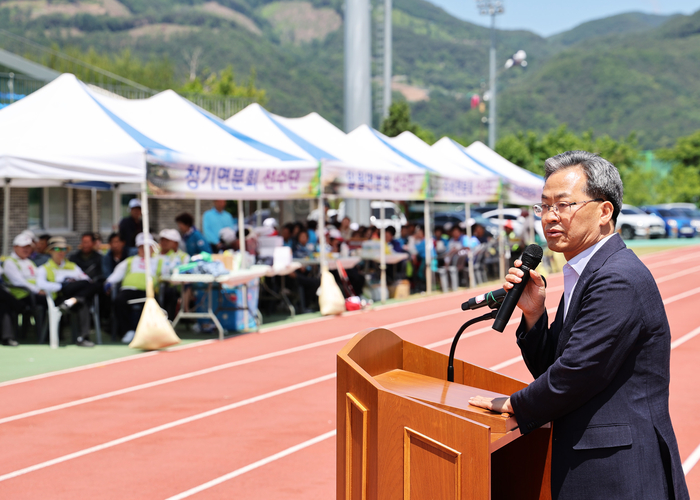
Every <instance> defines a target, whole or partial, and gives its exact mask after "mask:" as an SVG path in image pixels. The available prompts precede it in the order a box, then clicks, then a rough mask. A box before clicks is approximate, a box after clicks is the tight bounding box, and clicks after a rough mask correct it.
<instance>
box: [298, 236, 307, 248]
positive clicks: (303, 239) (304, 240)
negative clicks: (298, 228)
mask: <svg viewBox="0 0 700 500" xmlns="http://www.w3.org/2000/svg"><path fill="white" fill-rule="evenodd" d="M298 241H299V244H300V245H302V246H306V244H307V243H308V242H309V235H308V234H306V233H299V236H298Z"/></svg>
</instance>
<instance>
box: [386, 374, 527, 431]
mask: <svg viewBox="0 0 700 500" xmlns="http://www.w3.org/2000/svg"><path fill="white" fill-rule="evenodd" d="M374 380H376V381H377V382H378V383H379V384H380V385H382V386H383V387H384V388H385V389H387V390H389V391H392V392H395V393H397V394H401V395H402V396H408V397H410V398H414V399H417V400H420V401H422V402H424V403H428V404H430V405H434V406H438V407H440V408H442V409H444V410H447V411H450V412H453V413H456V414H458V415H461V416H463V417H465V418H468V419H470V420H473V421H475V422H478V423H480V424H484V425H487V426H489V427H490V428H491V431H492V432H495V433H499V434H503V433H506V432H509V431H512V430H514V429H515V428H517V426H518V424H517V421H516V420H515V418H514V417H512V416H510V415H507V414H500V413H494V412H491V411H489V410H485V409H483V408H478V407H476V406H471V405H470V404H469V398H471V397H473V396H486V397H494V398H496V397H506V395H504V394H499V393H496V392H491V391H486V390H484V389H478V388H476V387H470V386H468V385H462V384H458V383H454V382H447V381H446V380H440V379H437V378H434V377H429V376H427V375H422V374H420V373H414V372H409V371H405V370H400V369H396V370H390V371H387V372H385V373H382V374H380V375H376V376H375V377H374Z"/></svg>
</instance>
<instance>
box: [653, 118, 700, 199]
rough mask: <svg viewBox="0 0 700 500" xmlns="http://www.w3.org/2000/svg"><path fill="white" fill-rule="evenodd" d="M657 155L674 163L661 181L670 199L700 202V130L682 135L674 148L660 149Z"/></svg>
mask: <svg viewBox="0 0 700 500" xmlns="http://www.w3.org/2000/svg"><path fill="white" fill-rule="evenodd" d="M657 157H658V158H659V159H661V160H666V161H669V162H671V163H672V164H673V166H672V167H671V172H670V173H669V175H668V176H667V177H666V178H665V179H664V180H663V181H662V182H661V185H660V191H661V192H662V193H663V194H664V195H665V197H666V199H667V200H668V201H673V202H686V203H695V204H698V202H699V201H700V130H698V131H697V132H695V133H693V134H691V135H689V136H686V137H681V138H679V139H678V140H677V141H676V144H675V145H674V146H673V147H672V148H668V149H660V150H658V151H657Z"/></svg>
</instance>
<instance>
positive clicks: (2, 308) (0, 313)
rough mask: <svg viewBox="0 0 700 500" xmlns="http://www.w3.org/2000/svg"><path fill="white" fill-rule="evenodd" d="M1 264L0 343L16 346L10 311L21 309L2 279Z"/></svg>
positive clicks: (0, 270)
mask: <svg viewBox="0 0 700 500" xmlns="http://www.w3.org/2000/svg"><path fill="white" fill-rule="evenodd" d="M2 275H3V271H2V266H0V332H2V334H1V335H0V343H2V345H6V346H11V347H16V346H17V345H19V344H18V343H17V340H16V339H15V333H14V332H15V329H14V328H13V327H12V313H13V312H15V311H19V310H21V309H22V304H20V303H19V301H18V300H17V299H16V298H15V297H14V296H13V295H12V294H11V293H10V292H9V290H8V289H7V287H6V286H5V282H4V279H3V276H2Z"/></svg>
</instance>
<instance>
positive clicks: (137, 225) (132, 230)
mask: <svg viewBox="0 0 700 500" xmlns="http://www.w3.org/2000/svg"><path fill="white" fill-rule="evenodd" d="M129 210H130V213H129V216H128V217H124V218H123V219H122V220H121V221H120V222H119V234H120V236H121V237H122V239H123V240H124V243H125V245H126V249H127V253H128V252H129V249H130V248H134V247H136V235H137V234H139V233H140V232H142V231H143V221H142V220H141V201H140V200H139V199H138V198H133V199H131V200H129Z"/></svg>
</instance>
